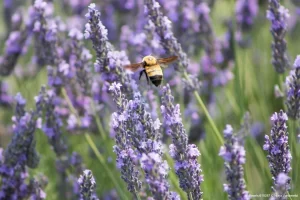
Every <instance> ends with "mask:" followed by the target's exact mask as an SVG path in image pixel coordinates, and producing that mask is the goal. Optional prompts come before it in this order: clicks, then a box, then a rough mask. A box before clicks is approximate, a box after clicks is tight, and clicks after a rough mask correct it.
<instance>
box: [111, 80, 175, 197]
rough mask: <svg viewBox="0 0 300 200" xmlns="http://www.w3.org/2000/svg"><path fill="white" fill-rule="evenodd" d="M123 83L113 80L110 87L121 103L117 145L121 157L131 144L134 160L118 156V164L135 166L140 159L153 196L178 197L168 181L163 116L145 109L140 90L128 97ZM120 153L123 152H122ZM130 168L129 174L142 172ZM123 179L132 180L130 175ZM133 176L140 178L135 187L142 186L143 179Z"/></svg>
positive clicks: (115, 120) (116, 123)
mask: <svg viewBox="0 0 300 200" xmlns="http://www.w3.org/2000/svg"><path fill="white" fill-rule="evenodd" d="M120 87H121V85H120V84H117V83H113V84H112V85H111V87H110V90H111V92H112V95H113V99H114V101H115V103H116V104H117V106H118V112H115V113H114V114H113V124H112V126H113V128H114V130H115V131H117V132H116V142H117V145H116V146H115V147H114V148H115V152H116V153H117V157H118V158H120V156H121V158H122V155H124V153H126V151H125V152H124V153H122V149H126V148H128V149H129V150H130V151H131V152H129V154H128V155H127V156H126V157H129V158H130V162H131V163H129V165H124V164H125V163H124V162H123V160H121V159H119V160H118V159H117V162H118V165H120V166H121V167H123V168H124V167H128V166H134V165H137V164H135V163H137V161H138V160H140V165H141V168H142V169H143V170H144V172H145V181H146V183H147V184H148V187H149V190H150V191H151V193H152V195H153V198H154V199H174V198H177V194H176V193H173V192H170V191H169V183H168V181H167V174H168V170H169V167H168V164H167V162H166V161H164V160H163V159H162V149H161V142H160V133H159V128H160V122H159V120H158V119H157V120H156V121H153V120H152V118H151V115H150V113H148V112H147V111H146V110H145V109H146V108H145V103H144V102H143V101H142V99H141V95H140V94H139V93H135V95H134V99H133V100H130V101H128V100H126V99H125V98H124V94H122V93H121V90H120ZM124 128H125V129H124ZM120 129H121V130H120ZM121 133H123V134H122V135H123V136H122V137H123V139H122V138H120V135H121ZM124 134H126V135H124ZM120 139H122V141H123V145H122V144H121V143H120V142H119V140H120ZM124 144H126V145H127V147H125V146H124ZM120 153H122V154H121V155H120ZM125 155H126V154H125ZM123 157H125V156H123ZM126 157H125V158H126ZM120 161H121V162H120ZM121 169H122V168H121ZM136 169H137V168H136ZM122 170H123V169H122ZM127 171H128V170H127ZM130 172H131V174H128V175H129V177H133V175H134V177H137V175H138V174H137V173H136V172H135V171H130ZM127 177H128V176H127ZM123 179H124V180H125V181H126V180H127V181H128V178H127V179H125V178H123ZM129 180H136V181H135V185H134V186H135V188H137V187H140V185H141V183H139V181H138V179H136V178H135V179H132V178H131V179H129ZM129 188H131V187H129Z"/></svg>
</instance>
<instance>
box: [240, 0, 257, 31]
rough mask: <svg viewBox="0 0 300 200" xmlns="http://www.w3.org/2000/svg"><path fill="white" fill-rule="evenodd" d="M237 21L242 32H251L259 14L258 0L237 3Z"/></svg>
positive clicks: (244, 0) (241, 0) (242, 0)
mask: <svg viewBox="0 0 300 200" xmlns="http://www.w3.org/2000/svg"><path fill="white" fill-rule="evenodd" d="M235 12H236V21H237V24H238V26H239V27H240V29H241V31H243V32H244V31H249V30H250V29H251V28H252V25H253V23H254V18H255V17H256V15H257V13H258V2H257V0H238V1H236V7H235Z"/></svg>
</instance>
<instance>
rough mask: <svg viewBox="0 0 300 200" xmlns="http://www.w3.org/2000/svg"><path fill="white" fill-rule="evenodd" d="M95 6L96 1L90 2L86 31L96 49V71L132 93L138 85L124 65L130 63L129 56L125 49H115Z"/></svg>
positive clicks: (106, 79)
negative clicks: (134, 82)
mask: <svg viewBox="0 0 300 200" xmlns="http://www.w3.org/2000/svg"><path fill="white" fill-rule="evenodd" d="M95 7H96V6H95V4H94V3H92V4H90V6H89V10H88V13H87V14H86V15H85V16H86V17H87V18H88V20H89V22H88V23H87V24H86V25H85V33H84V36H85V38H86V39H88V38H89V39H91V40H92V42H93V48H94V50H95V51H96V55H97V60H96V63H95V71H97V72H99V73H101V75H102V78H103V79H104V80H105V81H107V82H109V83H113V82H120V83H121V84H122V85H123V86H124V87H123V88H122V89H123V90H124V91H126V93H128V94H130V95H131V94H132V93H133V92H132V91H133V90H134V89H135V86H136V85H135V84H133V82H132V79H131V78H130V76H129V74H127V73H126V72H125V71H124V69H123V67H122V65H127V64H129V60H128V57H127V56H126V54H125V52H123V51H120V52H119V51H114V50H113V46H112V45H111V44H110V43H109V41H108V38H107V29H106V28H105V27H104V25H103V24H102V22H101V20H100V12H99V11H98V10H96V8H95Z"/></svg>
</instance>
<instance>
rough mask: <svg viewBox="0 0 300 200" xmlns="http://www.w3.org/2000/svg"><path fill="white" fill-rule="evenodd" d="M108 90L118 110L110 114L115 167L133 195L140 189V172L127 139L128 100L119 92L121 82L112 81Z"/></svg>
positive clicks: (128, 123) (128, 127) (128, 120)
mask: <svg viewBox="0 0 300 200" xmlns="http://www.w3.org/2000/svg"><path fill="white" fill-rule="evenodd" d="M109 90H110V91H111V95H112V96H113V100H114V102H115V103H116V105H117V107H118V111H117V112H115V113H113V114H112V120H111V121H112V124H111V126H112V128H113V130H114V132H115V140H116V145H115V146H114V152H115V153H116V155H117V167H118V168H119V169H120V171H121V177H122V179H123V180H124V181H125V182H126V183H127V189H128V191H130V192H131V193H133V194H134V195H135V196H136V195H137V193H138V192H139V191H140V189H141V185H142V183H141V181H140V180H139V176H140V173H139V171H138V168H137V163H136V162H137V155H136V152H135V151H134V150H133V149H132V146H131V141H130V140H129V137H128V136H129V133H130V132H129V130H130V119H129V118H128V117H126V116H125V115H124V112H125V109H126V107H127V104H128V100H127V99H126V98H125V95H124V94H122V93H121V84H117V83H113V84H112V85H111V86H110V88H109Z"/></svg>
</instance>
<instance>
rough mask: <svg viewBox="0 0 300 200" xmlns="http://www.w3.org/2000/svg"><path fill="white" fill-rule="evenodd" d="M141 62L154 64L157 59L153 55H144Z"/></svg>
mask: <svg viewBox="0 0 300 200" xmlns="http://www.w3.org/2000/svg"><path fill="white" fill-rule="evenodd" d="M143 62H144V63H145V65H155V64H156V62H157V60H156V58H155V57H153V56H145V57H144V58H143Z"/></svg>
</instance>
